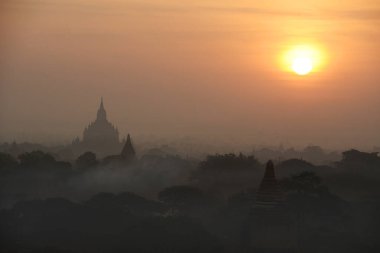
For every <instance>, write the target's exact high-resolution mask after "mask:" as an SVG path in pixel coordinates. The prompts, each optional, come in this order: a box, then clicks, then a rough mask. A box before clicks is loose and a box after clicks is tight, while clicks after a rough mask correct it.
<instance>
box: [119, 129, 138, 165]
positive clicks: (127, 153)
mask: <svg viewBox="0 0 380 253" xmlns="http://www.w3.org/2000/svg"><path fill="white" fill-rule="evenodd" d="M120 156H121V157H122V158H123V159H125V160H132V159H134V158H135V156H136V151H135V149H134V147H133V145H132V141H131V136H130V135H129V134H128V136H127V141H126V142H125V144H124V147H123V150H122V151H121V154H120Z"/></svg>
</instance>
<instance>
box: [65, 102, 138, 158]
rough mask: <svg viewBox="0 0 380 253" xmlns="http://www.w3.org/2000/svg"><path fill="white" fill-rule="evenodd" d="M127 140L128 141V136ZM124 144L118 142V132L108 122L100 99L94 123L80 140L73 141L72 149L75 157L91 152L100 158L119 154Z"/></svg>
mask: <svg viewBox="0 0 380 253" xmlns="http://www.w3.org/2000/svg"><path fill="white" fill-rule="evenodd" d="M128 139H129V141H130V137H129V135H128ZM124 143H125V141H120V140H119V130H118V129H117V128H116V127H115V126H114V125H113V124H112V123H111V122H109V121H108V119H107V112H106V110H105V108H104V103H103V98H101V101H100V106H99V109H98V112H97V115H96V119H95V121H93V122H91V123H90V124H89V125H88V126H87V127H86V128H85V129H84V131H83V139H82V140H80V139H79V137H77V138H76V139H74V140H73V142H72V147H73V151H74V154H76V155H78V154H81V153H83V152H86V151H91V152H94V153H96V154H97V155H98V156H100V157H105V156H109V155H112V154H116V153H119V152H120V150H121V148H122V147H123V145H124ZM132 148H133V147H132ZM129 152H131V151H129Z"/></svg>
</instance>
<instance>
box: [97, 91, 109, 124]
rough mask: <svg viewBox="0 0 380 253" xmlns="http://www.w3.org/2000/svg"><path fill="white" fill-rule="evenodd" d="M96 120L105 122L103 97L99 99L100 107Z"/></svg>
mask: <svg viewBox="0 0 380 253" xmlns="http://www.w3.org/2000/svg"><path fill="white" fill-rule="evenodd" d="M96 120H107V113H106V110H105V109H104V105H103V97H101V98H100V106H99V109H98V113H97V117H96Z"/></svg>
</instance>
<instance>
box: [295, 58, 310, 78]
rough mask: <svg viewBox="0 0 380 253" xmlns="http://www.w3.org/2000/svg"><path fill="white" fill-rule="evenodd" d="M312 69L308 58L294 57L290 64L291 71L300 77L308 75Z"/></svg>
mask: <svg viewBox="0 0 380 253" xmlns="http://www.w3.org/2000/svg"><path fill="white" fill-rule="evenodd" d="M312 69H313V61H312V60H311V59H310V58H308V57H296V58H294V59H293V62H292V70H293V71H294V72H295V73H296V74H298V75H301V76H304V75H307V74H309V73H310V72H311V71H312Z"/></svg>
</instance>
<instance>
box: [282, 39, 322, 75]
mask: <svg viewBox="0 0 380 253" xmlns="http://www.w3.org/2000/svg"><path fill="white" fill-rule="evenodd" d="M323 62H324V56H323V53H322V50H319V49H318V48H317V47H315V46H314V47H313V46H309V45H298V46H293V47H291V48H290V49H288V50H287V51H286V52H285V53H284V57H283V66H284V68H285V69H286V70H287V71H290V72H293V73H295V74H297V75H300V76H305V75H308V74H310V73H312V72H314V71H317V70H320V68H321V65H322V63H323Z"/></svg>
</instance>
